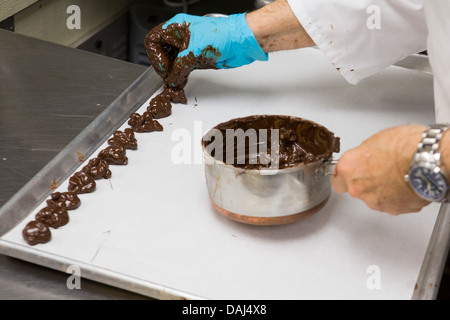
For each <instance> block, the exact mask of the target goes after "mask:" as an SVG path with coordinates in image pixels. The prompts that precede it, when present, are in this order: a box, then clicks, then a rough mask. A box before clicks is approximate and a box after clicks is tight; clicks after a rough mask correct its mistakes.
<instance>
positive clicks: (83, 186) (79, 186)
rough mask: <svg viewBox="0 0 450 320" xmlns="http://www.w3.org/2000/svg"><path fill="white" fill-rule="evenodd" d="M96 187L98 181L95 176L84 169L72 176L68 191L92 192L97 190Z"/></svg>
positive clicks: (78, 192)
mask: <svg viewBox="0 0 450 320" xmlns="http://www.w3.org/2000/svg"><path fill="white" fill-rule="evenodd" d="M95 187H96V183H95V180H94V178H92V177H91V175H90V174H88V173H86V172H84V171H79V172H75V174H74V175H73V176H71V177H70V179H69V187H68V191H69V192H75V193H77V194H80V193H90V192H93V191H94V190H95Z"/></svg>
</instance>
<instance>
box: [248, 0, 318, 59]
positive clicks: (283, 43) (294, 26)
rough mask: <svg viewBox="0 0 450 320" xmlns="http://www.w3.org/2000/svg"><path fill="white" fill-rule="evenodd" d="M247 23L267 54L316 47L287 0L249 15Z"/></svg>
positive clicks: (273, 3)
mask: <svg viewBox="0 0 450 320" xmlns="http://www.w3.org/2000/svg"><path fill="white" fill-rule="evenodd" d="M247 23H248V25H249V27H250V29H251V30H252V31H253V34H254V35H255V38H256V40H257V41H258V43H259V45H260V46H261V48H262V49H263V50H264V51H265V52H274V51H281V50H291V49H298V48H304V47H311V46H314V45H315V44H314V41H313V40H312V39H311V38H310V37H309V35H308V33H307V32H306V31H305V29H304V28H303V26H302V25H301V24H300V22H299V21H298V20H297V18H296V16H295V15H294V13H293V12H292V10H291V8H290V7H289V4H288V3H287V1H286V0H277V1H275V2H272V3H271V4H268V5H266V6H264V7H262V8H261V9H259V10H256V11H254V12H251V13H249V14H247Z"/></svg>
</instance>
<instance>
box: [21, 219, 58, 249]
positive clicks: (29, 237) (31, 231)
mask: <svg viewBox="0 0 450 320" xmlns="http://www.w3.org/2000/svg"><path fill="white" fill-rule="evenodd" d="M22 236H23V238H24V239H25V241H26V242H27V243H28V244H29V245H30V246H34V245H37V244H39V243H47V242H49V241H50V239H51V237H52V234H51V232H50V228H49V227H48V226H47V225H46V224H45V223H42V222H40V221H30V222H28V224H27V225H26V226H25V228H24V229H23V231H22Z"/></svg>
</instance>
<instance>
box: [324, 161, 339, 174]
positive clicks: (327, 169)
mask: <svg viewBox="0 0 450 320" xmlns="http://www.w3.org/2000/svg"><path fill="white" fill-rule="evenodd" d="M338 161H339V159H331V160H328V161H326V162H325V163H324V164H323V165H324V172H323V174H324V175H326V176H329V175H331V174H333V170H334V167H336V165H337V163H338Z"/></svg>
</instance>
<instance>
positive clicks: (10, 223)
mask: <svg viewBox="0 0 450 320" xmlns="http://www.w3.org/2000/svg"><path fill="white" fill-rule="evenodd" d="M284 54H288V53H284ZM290 54H293V53H290ZM302 55H303V56H302ZM276 57H277V56H275V58H272V59H273V60H275V61H274V62H272V64H269V65H267V66H266V67H262V66H261V65H258V66H256V67H254V68H255V69H253V70H254V71H255V72H258V69H257V68H262V70H261V71H259V72H262V73H268V74H270V72H273V70H278V69H279V65H277V64H282V63H283V61H285V60H286V59H285V58H284V56H280V58H277V59H276ZM299 59H303V60H299V61H308V59H309V61H312V62H311V64H318V69H319V71H318V72H317V73H318V74H317V78H313V79H310V80H311V82H313V83H314V81H316V82H320V81H321V80H320V77H322V76H324V75H325V76H327V77H331V78H332V77H333V76H334V75H333V72H334V70H333V68H329V67H328V66H327V64H326V61H324V60H323V58H322V57H321V56H320V55H319V54H318V53H317V51H313V50H304V51H302V54H301V55H300V58H299ZM303 67H304V68H307V66H306V65H303ZM316 67H317V66H316ZM264 68H267V69H264ZM397 70H399V69H397ZM397 70H388V71H387V72H386V73H387V75H386V77H388V78H389V77H390V76H391V75H392V74H395V76H394V78H395V77H397V76H398V75H397V73H399V72H400V73H402V74H403V75H410V74H409V73H408V71H406V70H405V71H397ZM206 72H209V71H205V73H204V76H203V74H202V75H200V74H199V76H198V77H197V78H196V77H192V78H193V79H191V80H190V81H191V82H193V83H194V85H195V86H196V87H198V88H200V87H201V86H204V87H207V88H211V86H212V85H214V81H216V80H217V79H215V78H214V77H212V76H211V75H212V74H207V73H206ZM224 72H225V71H224ZM231 72H245V71H231ZM221 77H222V76H221ZM224 78H227V75H226V74H224ZM256 78H257V77H255V79H256ZM235 79H236V76H235V75H234V74H231V73H230V76H229V82H227V83H225V85H229V84H230V83H233V81H235ZM337 79H339V77H338V76H337V77H336V79H335V80H333V81H337V83H338V85H337V86H338V87H340V86H341V83H340V82H339V81H340V80H337ZM243 81H244V80H243ZM266 81H267V79H266ZM286 81H287V82H289V79H287V80H286ZM374 81H375V82H376V81H377V80H376V79H375V80H374ZM383 81H385V80H384V79H383V78H382V77H381V78H380V82H383ZM426 81H428V80H426ZM209 82H211V83H209ZM419 82H420V81H419ZM328 84H329V82H328V80H327V81H325V85H328ZM161 85H162V82H161V80H160V79H159V77H158V76H157V75H156V73H154V71H153V70H151V69H149V70H148V71H146V72H145V73H144V74H143V75H142V76H141V77H140V78H139V79H137V80H136V82H135V83H133V84H132V85H131V86H130V87H129V88H128V89H127V90H126V91H124V92H123V93H122V94H121V95H120V96H119V97H118V98H117V99H116V100H115V101H114V102H113V103H112V104H111V105H110V106H109V107H108V108H107V109H106V110H105V111H104V112H103V113H102V114H101V115H99V116H98V118H97V119H95V120H94V121H93V122H92V123H91V124H90V125H89V126H88V127H87V128H86V129H85V130H84V131H83V132H82V133H81V134H80V135H79V136H78V137H76V138H75V139H74V140H73V141H72V142H71V143H70V144H69V145H68V146H67V147H66V148H65V149H64V150H62V151H61V153H60V154H58V155H57V156H56V157H55V158H54V159H53V160H52V161H51V162H50V163H49V164H48V165H47V166H46V167H45V168H43V169H42V170H41V172H39V173H38V174H37V175H36V176H35V177H34V178H33V179H32V180H31V181H30V182H29V183H28V184H27V185H25V186H24V187H23V188H22V189H21V190H20V191H19V192H18V193H17V194H16V195H15V196H14V197H13V198H11V199H10V201H8V202H7V203H6V204H5V205H4V206H3V207H2V208H1V210H0V252H1V253H2V254H5V255H9V256H12V257H16V258H19V259H22V260H25V261H29V262H32V263H35V264H39V265H42V266H46V267H49V268H52V269H55V270H60V271H62V272H65V271H66V269H67V267H68V266H70V265H74V264H76V265H79V266H80V267H81V268H82V270H83V273H82V276H83V277H85V278H87V279H91V280H94V281H98V282H101V283H105V284H109V285H112V286H115V287H118V288H122V289H125V290H129V291H132V292H136V293H139V294H143V295H147V296H150V297H153V298H157V299H204V298H210V297H209V296H208V295H205V294H203V293H204V292H203V291H202V290H199V291H198V292H196V291H195V290H189V291H186V290H184V289H183V288H182V287H180V288H179V287H178V285H177V283H175V284H167V283H163V282H159V281H158V279H156V280H155V281H149V280H148V279H144V278H143V277H141V276H138V275H136V276H135V275H134V274H133V273H132V272H130V273H126V272H121V271H120V270H119V271H118V270H114V269H109V268H106V267H98V266H96V265H95V264H91V263H89V261H80V260H77V259H76V258H73V257H71V256H70V255H55V254H53V253H50V252H46V250H45V247H44V246H43V247H40V248H30V247H29V246H26V245H23V244H21V243H15V242H11V241H8V240H5V238H4V236H5V235H6V234H7V233H8V232H10V231H11V230H13V229H14V228H15V227H17V226H18V225H19V224H20V223H22V222H23V221H24V219H26V218H27V217H29V216H30V214H31V213H32V212H33V211H34V210H36V209H37V208H38V207H39V206H40V205H41V204H42V203H43V201H45V199H46V198H47V197H48V196H49V194H50V193H51V192H53V190H52V189H51V187H52V185H53V186H54V185H55V182H56V183H57V184H58V185H60V186H64V183H65V182H66V180H67V179H68V177H70V175H71V174H73V172H75V171H76V170H77V169H78V168H79V167H80V165H81V162H80V160H79V154H82V155H83V156H84V158H85V159H88V158H89V157H90V156H92V155H93V154H94V153H95V152H96V150H98V149H99V148H100V147H101V146H102V145H103V144H104V143H105V141H106V140H107V139H108V138H109V137H110V136H111V134H112V133H113V132H114V131H116V130H117V129H118V128H120V127H121V126H122V125H123V123H124V122H125V121H126V119H127V118H128V117H129V114H130V113H132V112H135V111H136V110H138V109H139V108H140V107H142V106H143V105H145V103H146V101H148V100H149V99H150V98H151V96H152V95H154V94H155V92H157V90H158V89H160V88H161ZM215 85H216V86H217V84H215ZM225 85H224V84H223V83H219V86H222V87H221V88H222V90H226V86H225ZM208 86H209V87H208ZM369 86H370V84H369ZM224 88H225V89H224ZM341 88H344V87H341ZM344 89H345V88H344ZM205 90H206V89H205ZM252 90H253V91H257V90H259V89H255V87H253V86H250V87H249V88H248V91H249V92H251V91H252ZM331 90H333V89H331ZM350 90H353V89H350ZM193 91H194V92H193V93H192V95H191V96H190V101H193V98H194V96H193V95H195V94H196V93H195V90H193ZM266 91H268V90H266ZM269 91H270V90H269ZM197 92H200V91H197ZM216 93H218V91H216ZM241 94H243V95H244V96H245V95H247V94H246V93H245V92H244V93H242V92H241ZM219 95H220V94H219ZM205 96H206V94H204V95H203V96H201V97H200V95H199V98H200V99H202V98H203V99H205V100H206V98H205ZM286 99H288V98H286ZM195 100H197V96H195ZM231 100H232V99H231ZM286 101H288V100H286ZM229 103H230V100H226V104H229ZM262 103H263V102H262V101H261V104H262ZM199 104H200V102H199ZM180 108H183V107H180ZM190 108H192V110H189V112H191V111H193V110H196V109H195V108H197V101H196V103H195V105H190ZM181 110H183V111H181ZM249 110H251V109H249ZM247 111H248V110H247ZM178 112H180V113H183V112H185V113H183V114H187V112H188V111H186V109H180V110H178ZM314 112H315V111H314ZM213 113H215V114H218V115H217V118H218V119H222V120H227V118H226V117H228V116H229V114H228V113H226V112H222V111H220V110H219V109H217V108H216V109H214V108H213V107H211V111H210V113H207V115H211V114H213ZM183 114H181V115H179V117H183ZM312 114H314V113H312ZM230 118H231V117H230ZM174 119H175V118H174ZM192 119H193V120H195V117H193V118H192ZM311 120H315V119H311ZM382 120H383V119H382ZM171 121H172V120H168V121H167V122H166V123H165V128H166V127H167V126H168V125H171ZM174 122H175V120H174ZM218 122H220V121H216V120H211V122H210V123H211V124H215V123H218ZM388 122H389V121H388ZM330 123H331V121H330ZM203 129H206V128H203ZM338 135H339V134H338ZM358 139H359V138H358ZM127 170H128V169H127ZM113 175H114V172H113ZM113 178H114V176H113ZM113 183H114V182H113ZM332 200H333V199H332ZM346 201H347V202H348V203H346ZM336 203H337V202H336V200H334V201H331V204H330V206H333V205H336ZM342 203H344V204H345V205H349V206H350V207H354V208H359V207H358V206H359V203H358V202H355V203H353V202H351V200H350V199H345V200H342ZM329 208H330V207H329ZM346 208H347V207H346ZM355 210H356V209H355ZM208 214H210V213H209V212H208ZM215 219H216V218H215ZM217 219H220V218H217ZM224 219H225V218H224ZM314 219H316V218H314ZM317 219H318V220H315V221H314V220H313V221H312V222H311V221H310V222H307V223H306V225H305V226H304V227H302V226H300V227H298V229H299V230H303V229H304V228H309V227H316V226H314V223H315V222H318V221H319V222H320V223H325V220H324V219H325V218H317ZM370 219H372V218H370ZM382 219H385V218H382ZM449 219H450V206H449V205H448V204H443V205H442V206H441V207H440V209H439V212H438V213H436V220H435V223H434V228H433V230H432V232H431V239H430V241H429V243H428V244H427V245H428V247H427V249H426V252H425V256H424V259H423V262H422V265H421V268H420V272H419V273H418V277H417V280H416V288H415V290H414V291H413V292H412V296H411V298H412V299H434V298H435V297H436V295H437V291H438V287H439V286H438V284H439V282H440V278H441V275H442V270H443V267H444V265H445V259H446V254H447V252H448V244H449V236H450V232H449V225H450V224H449ZM119 220H120V219H119ZM199 221H201V218H199ZM208 221H209V222H211V220H208ZM214 222H217V221H216V220H214ZM218 222H219V223H222V224H226V227H227V228H228V229H227V230H228V231H229V230H234V231H232V232H233V233H232V234H231V235H230V237H231V238H229V239H231V240H232V241H235V240H237V238H239V237H241V238H245V239H248V238H251V239H252V240H253V241H255V243H251V245H252V246H260V245H261V243H264V245H267V246H269V247H270V246H271V245H272V243H273V245H274V246H276V245H278V244H279V242H282V241H286V243H289V241H293V240H294V236H293V235H292V232H293V229H292V228H294V227H291V229H288V231H289V232H287V233H286V234H285V235H281V234H282V233H283V232H284V231H283V230H281V229H279V230H278V231H273V232H272V231H268V230H267V229H264V230H263V231H258V230H256V229H247V227H242V226H240V225H235V224H233V223H234V222H228V221H223V220H220V221H218ZM208 227H209V226H208V225H206V226H205V228H208ZM296 228H297V227H296ZM196 230H200V229H196ZM212 231H214V230H212ZM212 231H211V232H212ZM206 232H207V231H205V235H207V234H206ZM259 232H261V233H259ZM277 232H278V233H277ZM307 234H308V233H307ZM264 235H265V236H267V237H268V239H269V240H270V239H271V238H270V237H272V236H273V237H274V238H273V239H272V240H273V242H270V241H269V242H265V241H264ZM290 237H291V238H290ZM306 238H307V236H306ZM208 239H210V238H207V239H206V241H208ZM229 239H228V240H227V241H230V240H229ZM180 240H182V239H180ZM217 241H219V240H217ZM326 241H328V240H326ZM277 242H278V243H277ZM306 242H307V241H306ZM227 244H228V243H227ZM164 245H165V244H164V242H163V241H161V243H160V246H161V247H162V248H164ZM199 245H200V243H199ZM230 246H231V242H230ZM41 248H42V250H41ZM299 250H300V251H299V252H301V248H299ZM193 251H194V253H195V254H196V255H199V253H198V252H197V253H196V252H195V250H193ZM204 254H205V257H208V258H210V257H211V255H208V254H209V252H204ZM212 256H213V257H215V258H217V259H218V260H219V261H218V263H220V262H221V261H220V259H221V258H223V259H224V260H223V261H227V260H226V259H227V258H229V257H221V256H220V255H218V254H217V253H214V255H212ZM167 259H168V260H171V259H173V260H174V261H176V258H174V257H169V256H168V258H167ZM255 259H263V257H261V256H259V255H256V256H255ZM199 261H200V262H201V260H199ZM205 263H208V261H205ZM175 264H176V263H175ZM233 266H236V268H238V266H239V263H238V262H235V263H234V264H233ZM243 267H244V268H245V266H243ZM280 267H283V266H282V265H280ZM174 268H175V269H174V270H176V268H178V269H182V268H183V265H175V266H174ZM313 269H314V268H313ZM206 270H207V269H206ZM211 270H216V269H213V268H211ZM232 271H233V270H230V272H232ZM234 271H235V272H236V273H238V271H240V270H238V269H236V270H234ZM248 271H249V272H250V271H251V270H248ZM257 272H258V270H255V273H257ZM225 274H227V275H228V274H229V273H228V272H227V273H225ZM169 276H170V275H169ZM210 276H211V277H215V276H217V277H220V276H222V275H219V274H216V275H214V274H212V275H210ZM293 276H294V275H293ZM318 279H319V280H324V279H320V276H319V278H318ZM262 280H267V278H266V279H262ZM347 280H348V279H347ZM327 281H328V280H327ZM347 282H348V281H347ZM272 285H274V284H273V283H272ZM255 286H256V283H255ZM308 290H309V292H308V294H311V292H310V289H308ZM308 290H307V291H308ZM336 290H337V291H339V290H341V291H344V290H345V288H342V287H341V288H338V289H336ZM230 291H233V290H232V289H230V290H228V292H230ZM270 291H271V292H273V293H274V292H275V290H274V288H272V289H270ZM279 296H283V289H282V288H281V291H280V292H277V294H275V296H274V297H275V298H278V297H279ZM311 297H314V295H311ZM375 297H379V296H376V295H375ZM213 298H214V297H213ZM381 298H383V297H381Z"/></svg>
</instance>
